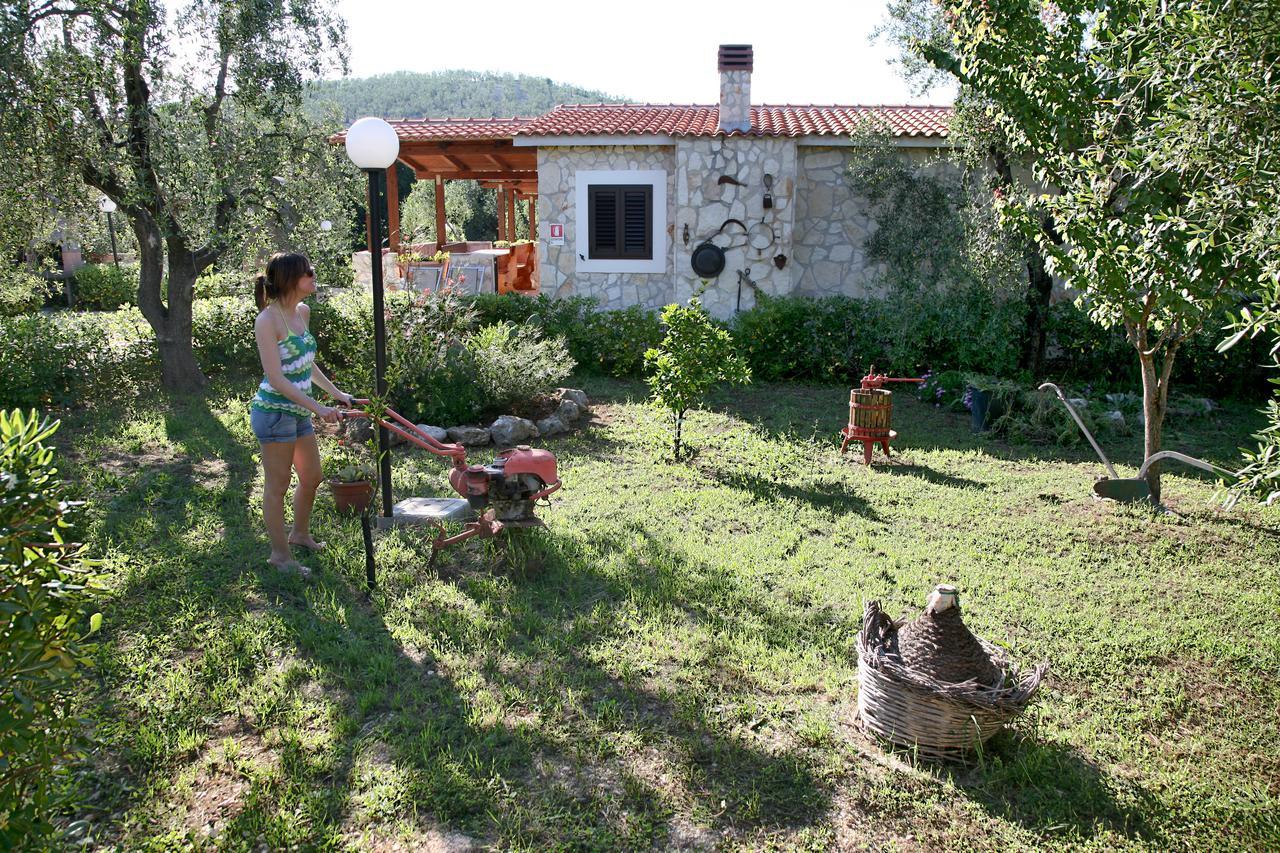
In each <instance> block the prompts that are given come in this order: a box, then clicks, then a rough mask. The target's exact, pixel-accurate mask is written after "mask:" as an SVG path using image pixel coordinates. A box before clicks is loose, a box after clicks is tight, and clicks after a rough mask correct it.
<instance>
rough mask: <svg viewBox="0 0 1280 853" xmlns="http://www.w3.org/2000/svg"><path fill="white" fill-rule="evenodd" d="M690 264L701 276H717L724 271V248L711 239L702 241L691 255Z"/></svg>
mask: <svg viewBox="0 0 1280 853" xmlns="http://www.w3.org/2000/svg"><path fill="white" fill-rule="evenodd" d="M689 265H690V266H692V267H693V271H694V272H695V273H697V274H698V276H699V277H700V278H715V277H716V276H718V275H720V273H722V272H724V249H721V248H720V247H719V246H717V245H716V244H715V243H712V242H710V241H708V242H706V243H700V244H698V246H697V248H695V249H694V250H693V254H692V255H690V256H689Z"/></svg>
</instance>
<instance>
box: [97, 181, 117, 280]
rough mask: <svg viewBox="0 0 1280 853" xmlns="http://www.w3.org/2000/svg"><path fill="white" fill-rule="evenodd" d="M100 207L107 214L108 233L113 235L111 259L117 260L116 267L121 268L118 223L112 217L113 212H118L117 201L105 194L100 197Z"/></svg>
mask: <svg viewBox="0 0 1280 853" xmlns="http://www.w3.org/2000/svg"><path fill="white" fill-rule="evenodd" d="M98 208H99V209H100V210H101V211H102V212H103V213H105V214H106V215H107V234H109V235H111V260H113V261H115V264H116V269H120V255H119V254H118V253H117V252H116V224H115V222H114V221H112V219H111V214H113V213H115V212H116V203H115V202H114V201H112V200H111V199H110V198H108V197H107V196H105V195H104V196H103V197H102V198H100V199H98Z"/></svg>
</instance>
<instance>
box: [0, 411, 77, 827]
mask: <svg viewBox="0 0 1280 853" xmlns="http://www.w3.org/2000/svg"><path fill="white" fill-rule="evenodd" d="M57 428H58V422H57V421H54V422H52V423H51V422H49V421H47V420H46V421H42V420H40V419H39V418H38V416H37V415H36V413H35V412H34V411H32V412H30V413H29V414H23V413H22V412H21V411H18V410H15V411H12V412H7V413H6V412H0V485H2V486H3V490H2V491H0V637H3V638H4V642H3V643H0V692H2V693H3V701H0V846H3V847H5V848H6V849H14V848H16V847H22V846H26V845H33V846H34V842H36V841H37V840H39V839H41V838H42V837H47V836H48V835H50V834H51V833H52V831H53V827H52V825H51V823H50V818H51V817H52V814H53V812H54V809H55V808H56V807H57V806H58V805H59V804H58V802H57V798H56V797H55V795H54V792H55V786H56V784H57V775H58V771H59V767H60V766H61V764H62V762H63V761H64V760H65V759H66V758H67V757H68V756H69V755H72V754H74V753H75V751H76V750H77V749H78V748H79V747H80V746H81V745H82V744H83V740H84V735H83V727H82V725H81V722H80V721H79V720H77V719H76V718H75V717H73V716H72V714H71V709H70V699H71V691H72V687H73V685H74V681H75V678H76V677H77V675H78V671H79V669H80V668H81V667H83V666H85V665H87V664H88V663H89V660H88V655H89V654H90V652H91V651H92V649H93V647H92V646H90V645H88V644H87V643H86V642H85V641H86V639H87V637H88V636H89V634H91V633H92V632H93V631H95V630H97V628H98V626H99V625H100V624H101V622H102V615H101V614H99V613H96V612H94V611H93V607H92V599H93V589H94V588H95V587H96V586H98V584H99V578H98V577H97V576H96V575H95V574H94V563H93V562H92V561H90V560H88V559H86V558H85V553H84V547H83V546H82V545H79V544H73V543H68V542H67V541H66V539H65V538H64V536H65V533H66V531H67V528H68V526H69V522H68V517H69V516H70V515H71V514H72V513H73V512H74V510H75V509H76V506H77V505H76V504H74V503H70V502H68V501H66V493H65V490H64V488H63V485H62V481H61V478H60V477H59V475H58V470H57V468H55V467H54V458H53V450H52V449H51V448H50V447H48V446H47V445H46V444H45V442H46V440H47V439H48V438H49V437H50V436H52V435H53V433H54V431H55V430H57Z"/></svg>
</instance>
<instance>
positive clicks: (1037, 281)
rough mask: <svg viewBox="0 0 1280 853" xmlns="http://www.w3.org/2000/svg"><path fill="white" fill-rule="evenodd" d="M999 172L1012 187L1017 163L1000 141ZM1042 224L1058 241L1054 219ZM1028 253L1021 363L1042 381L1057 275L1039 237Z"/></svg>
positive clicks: (995, 157) (1000, 181)
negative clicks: (1047, 265)
mask: <svg viewBox="0 0 1280 853" xmlns="http://www.w3.org/2000/svg"><path fill="white" fill-rule="evenodd" d="M988 153H989V155H990V156H991V160H992V163H993V165H994V166H995V170H996V176H997V184H996V188H997V190H998V189H999V187H1000V186H1001V185H1003V186H1005V187H1012V186H1013V185H1014V181H1013V167H1012V165H1011V164H1010V163H1009V157H1008V154H1007V153H1006V152H1005V151H1004V150H1003V149H1001V148H1000V147H998V146H996V145H992V146H991V147H990V148H989V149H988ZM1040 228H1041V230H1042V231H1043V232H1044V233H1045V234H1047V235H1048V236H1049V237H1050V238H1051V239H1053V240H1054V242H1055V243H1056V242H1058V239H1057V231H1056V230H1055V229H1054V227H1053V220H1051V219H1050V218H1049V217H1048V216H1042V217H1041V218H1040ZM1026 253H1027V313H1026V315H1025V320H1024V321H1023V327H1022V351H1021V352H1020V353H1019V354H1018V367H1019V368H1021V369H1022V370H1025V371H1027V372H1029V373H1030V374H1031V378H1032V379H1034V380H1035V381H1036V383H1039V382H1040V381H1041V380H1042V379H1044V352H1045V347H1046V346H1047V343H1048V328H1047V326H1048V320H1049V300H1050V298H1052V296H1053V276H1051V275H1049V271H1048V270H1046V269H1045V265H1044V253H1043V252H1042V251H1041V250H1040V246H1039V244H1037V243H1036V241H1035V240H1028V241H1027V246H1026Z"/></svg>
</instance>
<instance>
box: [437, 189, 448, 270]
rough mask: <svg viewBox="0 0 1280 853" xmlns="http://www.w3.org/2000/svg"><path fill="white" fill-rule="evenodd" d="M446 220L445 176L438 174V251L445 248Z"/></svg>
mask: <svg viewBox="0 0 1280 853" xmlns="http://www.w3.org/2000/svg"><path fill="white" fill-rule="evenodd" d="M447 239H448V238H447V237H446V236H445V221H444V176H443V175H436V251H437V252H440V251H443V250H444V244H445V241H446V240H447Z"/></svg>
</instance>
